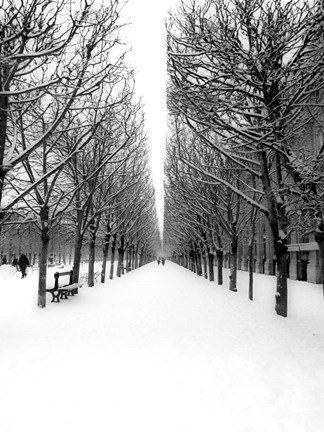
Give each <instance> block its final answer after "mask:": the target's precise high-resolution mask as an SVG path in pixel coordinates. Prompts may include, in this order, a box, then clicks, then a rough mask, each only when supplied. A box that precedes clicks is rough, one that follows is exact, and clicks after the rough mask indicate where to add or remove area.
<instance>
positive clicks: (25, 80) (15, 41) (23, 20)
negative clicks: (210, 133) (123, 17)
mask: <svg viewBox="0 0 324 432" xmlns="http://www.w3.org/2000/svg"><path fill="white" fill-rule="evenodd" d="M0 3H1V5H0V19H1V25H0V210H1V211H0V226H1V228H2V232H4V230H6V229H7V228H8V227H10V226H12V225H13V224H16V225H18V226H21V225H23V224H24V223H26V224H28V225H30V224H32V226H33V229H34V230H36V231H37V232H38V233H39V238H40V246H39V247H40V249H39V250H40V262H39V269H40V271H39V288H38V305H39V306H40V307H44V306H45V305H46V291H45V290H46V273H47V261H48V252H49V244H50V238H51V233H52V232H53V230H54V229H56V230H58V231H59V232H61V233H62V236H63V237H64V233H68V234H66V235H68V236H70V238H73V242H74V262H73V277H74V281H75V282H77V281H78V279H79V268H80V262H81V251H82V245H83V243H84V240H85V239H86V240H87V243H88V244H89V285H90V286H91V285H93V274H94V251H95V248H96V242H97V239H98V238H99V239H100V242H101V243H102V244H103V248H104V250H103V255H104V263H103V271H102V275H101V280H102V282H104V280H105V269H106V260H107V254H108V250H109V248H110V249H111V255H112V257H113V259H112V262H114V257H115V253H116V249H118V270H117V274H118V275H120V274H121V272H123V269H124V252H125V251H128V253H129V257H128V258H129V260H130V259H131V258H130V257H131V256H132V257H133V265H135V266H137V265H141V264H143V259H144V255H147V254H153V253H154V255H155V248H156V247H157V244H158V242H159V234H158V228H157V219H156V214H155V199H154V189H153V187H152V183H151V177H150V172H149V168H148V152H147V148H146V136H145V133H144V117H143V113H142V109H141V106H140V103H139V102H138V101H136V98H135V94H134V86H135V83H134V77H133V71H132V70H131V69H130V68H129V67H128V66H127V64H126V61H125V56H126V54H127V52H126V49H125V47H124V45H123V44H122V43H121V41H120V37H119V31H120V29H121V27H122V26H123V24H122V23H121V22H120V12H121V8H122V3H121V2H120V1H118V0H109V1H107V2H105V5H104V6H103V7H101V8H96V7H95V1H93V0H81V1H80V2H78V5H76V4H74V3H73V2H70V1H69V0H60V1H55V2H53V1H49V0H27V1H24V2H17V4H16V3H13V2H11V1H7V0H2V1H1V2H0ZM72 233H73V234H72ZM64 240H65V239H64V238H62V243H63V242H64ZM58 241H59V240H58ZM139 257H142V258H141V262H138V259H140V258H139Z"/></svg>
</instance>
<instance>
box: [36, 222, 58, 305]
mask: <svg viewBox="0 0 324 432" xmlns="http://www.w3.org/2000/svg"><path fill="white" fill-rule="evenodd" d="M49 242H50V236H49V231H48V228H43V229H42V233H41V253H40V260H39V279H38V304H37V305H38V307H40V308H44V307H46V276H47V256H48V249H49ZM53 284H54V280H53ZM53 286H54V285H53Z"/></svg>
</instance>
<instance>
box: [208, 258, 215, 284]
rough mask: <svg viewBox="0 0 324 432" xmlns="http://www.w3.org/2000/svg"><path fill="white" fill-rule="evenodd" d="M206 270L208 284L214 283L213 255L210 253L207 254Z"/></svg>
mask: <svg viewBox="0 0 324 432" xmlns="http://www.w3.org/2000/svg"><path fill="white" fill-rule="evenodd" d="M208 268H209V280H210V282H214V280H215V275H214V254H213V253H211V252H208Z"/></svg>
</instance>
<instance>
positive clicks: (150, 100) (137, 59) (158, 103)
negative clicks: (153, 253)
mask: <svg viewBox="0 0 324 432" xmlns="http://www.w3.org/2000/svg"><path fill="white" fill-rule="evenodd" d="M175 4H177V0H128V5H127V7H126V8H125V11H124V12H125V16H127V17H129V21H130V22H131V23H132V25H130V26H129V29H128V31H127V33H128V34H129V43H130V44H131V46H132V51H133V52H132V55H131V58H132V61H133V62H134V66H135V69H136V71H137V75H136V88H137V93H138V94H141V95H142V97H143V103H144V105H145V115H146V130H147V134H148V140H149V145H150V148H151V156H152V159H151V160H152V171H153V182H154V186H155V190H156V200H157V212H158V216H159V220H160V230H161V233H162V228H163V227H162V223H163V163H164V157H165V140H166V130H167V117H166V115H167V114H166V76H167V75H166V45H165V39H166V35H165V17H166V14H167V11H168V10H169V9H170V7H171V6H172V5H175Z"/></svg>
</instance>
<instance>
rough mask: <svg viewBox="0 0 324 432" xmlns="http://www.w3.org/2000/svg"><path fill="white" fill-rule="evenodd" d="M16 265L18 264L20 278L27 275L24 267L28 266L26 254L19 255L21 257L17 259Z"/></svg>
mask: <svg viewBox="0 0 324 432" xmlns="http://www.w3.org/2000/svg"><path fill="white" fill-rule="evenodd" d="M18 265H19V269H20V271H21V274H22V276H21V278H22V279H23V278H25V277H26V276H27V274H26V268H27V267H29V260H28V258H27V257H26V255H24V254H22V255H21V257H20V258H19V261H18Z"/></svg>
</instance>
